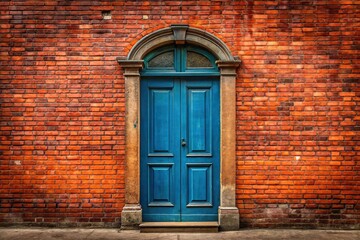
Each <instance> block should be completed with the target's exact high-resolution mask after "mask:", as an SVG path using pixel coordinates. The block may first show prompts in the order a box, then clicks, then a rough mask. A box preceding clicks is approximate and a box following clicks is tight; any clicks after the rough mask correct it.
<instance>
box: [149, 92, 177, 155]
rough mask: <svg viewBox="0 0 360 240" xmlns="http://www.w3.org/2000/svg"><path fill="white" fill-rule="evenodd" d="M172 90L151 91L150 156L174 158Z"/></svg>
mask: <svg viewBox="0 0 360 240" xmlns="http://www.w3.org/2000/svg"><path fill="white" fill-rule="evenodd" d="M172 104H173V92H172V89H150V98H149V113H150V114H149V118H150V119H149V154H150V156H172V155H173V153H172V151H171V144H172V143H171V134H172V129H173V126H172V124H171V123H172V120H173V119H172V117H173V115H172V112H171V111H172V110H173V105H172Z"/></svg>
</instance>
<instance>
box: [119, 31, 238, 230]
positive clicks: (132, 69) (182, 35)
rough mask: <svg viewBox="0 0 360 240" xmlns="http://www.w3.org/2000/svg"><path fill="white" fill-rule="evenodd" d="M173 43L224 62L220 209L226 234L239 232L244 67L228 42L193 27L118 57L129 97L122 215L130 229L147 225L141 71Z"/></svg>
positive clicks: (152, 38)
mask: <svg viewBox="0 0 360 240" xmlns="http://www.w3.org/2000/svg"><path fill="white" fill-rule="evenodd" d="M169 44H192V45H197V46H200V47H202V48H205V49H207V50H208V51H210V52H211V53H212V54H214V56H215V57H216V58H217V59H218V60H217V61H216V64H217V66H218V68H219V69H220V123H221V126H220V128H221V130H220V131H221V132H220V148H221V149H220V207H219V216H218V219H219V225H220V229H222V230H236V229H238V228H239V212H238V209H237V207H236V198H235V189H236V186H235V184H236V183H235V175H236V164H235V163H236V161H235V144H236V136H235V120H236V109H235V108H236V98H235V91H236V90H235V82H236V69H237V68H238V66H239V65H240V61H239V60H235V58H234V57H233V56H232V54H231V52H230V51H229V49H228V48H227V46H226V45H225V43H224V42H222V41H221V40H220V39H219V38H217V37H215V36H214V35H212V34H210V33H208V32H206V31H203V30H200V29H197V28H192V27H189V26H188V25H171V27H168V28H164V29H160V30H158V31H155V32H153V33H150V34H149V35H147V36H145V37H143V38H142V39H140V40H139V42H138V43H136V44H135V45H134V46H133V48H132V49H131V51H130V52H129V54H128V56H127V58H125V59H124V58H117V59H116V60H117V62H118V63H119V64H120V66H121V67H122V68H123V69H124V78H125V98H126V100H125V101H126V120H125V121H126V124H125V129H126V145H125V153H126V157H125V160H126V173H125V206H124V208H123V211H122V215H121V226H122V228H124V229H129V228H130V229H131V228H137V227H138V226H139V224H140V223H141V222H142V211H141V206H140V129H139V128H140V126H139V119H140V118H139V115H140V77H141V76H140V70H141V69H142V68H143V64H144V61H143V58H144V57H145V55H146V54H147V53H149V52H150V51H152V50H154V49H157V48H159V47H161V46H165V45H169Z"/></svg>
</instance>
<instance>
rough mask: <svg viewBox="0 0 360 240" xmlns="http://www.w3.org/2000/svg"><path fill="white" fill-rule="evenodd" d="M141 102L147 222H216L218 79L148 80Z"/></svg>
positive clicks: (143, 197)
mask: <svg viewBox="0 0 360 240" xmlns="http://www.w3.org/2000/svg"><path fill="white" fill-rule="evenodd" d="M140 102H141V106H140V108H141V117H140V121H141V168H140V171H141V173H140V182H141V205H142V208H143V221H216V220H217V219H218V214H217V212H218V206H219V199H220V170H219V165H220V150H219V148H220V147H219V145H220V136H219V135H220V120H219V114H220V106H219V80H218V78H216V77H215V78H212V77H203V78H199V77H197V78H191V77H178V78H172V77H164V78H160V77H157V78H144V79H142V80H141V99H140Z"/></svg>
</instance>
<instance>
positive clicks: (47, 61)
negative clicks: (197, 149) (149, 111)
mask: <svg viewBox="0 0 360 240" xmlns="http://www.w3.org/2000/svg"><path fill="white" fill-rule="evenodd" d="M287 2H289V3H287ZM287 2H286V1H260V0H255V1H245V2H244V1H230V0H225V1H223V2H222V1H198V0H194V1H170V0H165V1H162V2H161V4H160V2H159V1H146V2H143V3H141V4H140V3H139V2H135V1H100V3H99V4H97V5H96V6H95V5H94V4H92V3H90V1H81V0H74V1H71V4H68V3H66V1H53V2H46V4H44V2H42V1H15V2H13V3H12V4H3V6H2V8H3V9H2V13H3V14H2V15H1V16H0V18H1V20H2V24H1V27H0V32H1V40H0V66H1V69H0V79H1V95H0V97H1V113H0V118H1V122H0V133H1V134H0V139H1V144H0V150H1V154H0V158H1V160H2V161H0V169H1V171H2V173H1V175H0V179H1V180H2V182H3V183H5V184H1V186H0V204H1V208H0V209H1V210H0V222H12V221H14V220H19V219H16V218H15V217H14V218H11V217H9V216H18V215H19V214H22V216H23V217H22V219H21V220H22V221H30V222H36V223H38V222H45V223H46V222H62V221H65V220H66V221H71V222H75V223H79V222H87V223H88V222H96V221H98V222H108V223H114V222H115V221H117V220H116V219H119V217H120V216H121V210H122V207H123V206H124V201H125V199H124V196H125V195H124V191H125V190H124V182H125V175H126V171H125V167H124V165H125V163H124V159H125V146H124V144H125V138H126V136H125V127H124V123H125V110H126V109H125V93H124V92H125V86H124V79H123V76H122V75H121V69H120V68H119V66H118V65H117V63H116V61H114V59H115V57H117V56H122V57H125V56H126V55H127V53H128V52H129V50H130V49H131V47H132V46H133V45H134V44H135V43H136V42H137V41H138V40H139V39H140V38H141V37H142V36H145V35H146V34H149V33H151V32H153V31H155V30H157V29H161V28H164V27H169V25H170V24H176V23H180V22H182V23H186V24H189V25H190V26H192V27H197V28H200V29H202V30H204V31H208V32H210V33H212V34H214V35H215V36H217V37H219V38H220V39H221V40H222V41H224V42H225V44H226V45H227V46H228V47H229V48H230V50H231V52H232V54H233V55H234V56H237V57H239V58H240V59H241V60H242V63H241V66H240V68H239V70H238V78H237V81H236V100H237V104H236V110H237V119H236V139H237V141H236V149H237V152H236V161H237V162H236V164H237V167H236V169H237V175H236V183H237V184H236V202H237V204H238V205H237V206H238V208H239V211H240V219H241V224H242V226H246V227H264V226H265V227H281V226H297V227H302V226H304V225H305V226H311V227H324V228H330V227H336V228H358V226H359V225H360V218H359V216H360V208H359V204H358V201H359V197H358V195H359V194H358V193H359V189H358V188H357V186H359V181H360V178H359V177H358V176H357V175H358V172H359V170H360V168H359V166H358V164H357V163H358V161H359V151H360V148H359V147H358V145H359V140H360V138H359V131H360V126H359V124H360V116H359V113H360V111H359V110H360V109H359V107H358V106H359V101H360V89H359V87H358V84H359V82H360V75H359V74H360V72H359V67H358V65H359V60H358V58H359V57H358V56H359V41H358V39H357V38H356V37H355V36H358V35H359V33H358V32H359V29H358V27H357V26H356V24H355V23H356V22H359V18H360V17H359V14H358V7H359V5H358V3H357V2H356V1H350V0H349V1H330V2H329V1H315V0H309V1H299V0H295V1H287ZM180 4H182V10H181V12H180V8H179V5H180ZM101 11H112V13H113V14H112V19H110V20H106V21H104V20H103V19H102V16H101ZM145 15H146V16H147V17H144V16H145ZM19 161H20V162H19ZM19 163H21V165H17V164H19ZM44 191H45V192H46V194H45V195H46V196H45V195H44ZM70 195H71V197H70ZM10 200H11V201H10ZM24 208H26V211H24ZM45 208H46V213H45V212H44V209H45ZM346 211H347V212H346ZM110 213H111V214H110ZM335 216H336V219H335ZM349 216H351V217H352V219H351V221H350V220H349ZM264 219H266V223H264ZM335 220H336V221H335Z"/></svg>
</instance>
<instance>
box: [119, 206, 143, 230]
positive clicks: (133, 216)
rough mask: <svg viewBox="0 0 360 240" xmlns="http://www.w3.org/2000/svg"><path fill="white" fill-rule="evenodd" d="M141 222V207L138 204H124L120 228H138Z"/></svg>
mask: <svg viewBox="0 0 360 240" xmlns="http://www.w3.org/2000/svg"><path fill="white" fill-rule="evenodd" d="M141 223H142V209H141V206H140V205H139V204H125V206H124V208H123V210H122V212H121V229H123V230H131V229H139V225H140V224H141Z"/></svg>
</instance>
